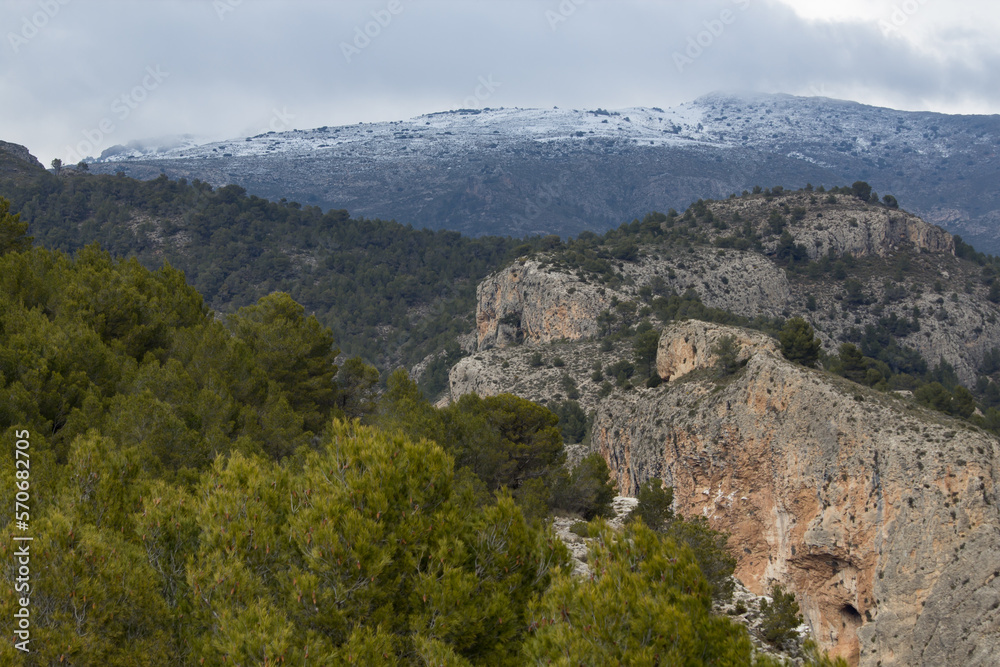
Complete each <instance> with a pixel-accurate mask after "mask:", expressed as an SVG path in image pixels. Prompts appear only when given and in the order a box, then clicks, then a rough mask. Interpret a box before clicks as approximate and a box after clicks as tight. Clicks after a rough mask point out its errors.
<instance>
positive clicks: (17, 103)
mask: <svg viewBox="0 0 1000 667" xmlns="http://www.w3.org/2000/svg"><path fill="white" fill-rule="evenodd" d="M0 25H2V26H3V31H4V39H3V44H0V53H2V56H0V100H2V101H3V104H2V105H0V139H3V140H6V141H12V142H15V143H20V144H24V145H26V146H27V147H28V148H29V149H30V150H31V151H32V153H34V154H35V155H36V156H37V157H39V159H41V160H42V161H43V163H44V164H46V165H48V163H49V162H50V161H51V160H52V158H56V157H58V158H61V159H63V160H66V158H67V157H69V156H71V155H73V154H74V153H76V152H78V150H79V149H80V148H84V149H86V148H87V147H88V146H93V150H90V151H86V152H85V153H84V154H89V155H97V154H99V153H100V151H101V150H103V149H105V148H107V147H109V146H112V145H114V144H119V143H126V142H128V141H130V140H134V139H144V138H149V137H158V136H164V135H175V134H185V133H188V134H193V135H196V136H197V137H199V138H203V139H206V140H209V139H211V140H215V139H226V138H232V137H239V136H244V135H247V134H257V133H260V132H264V131H267V130H269V129H276V130H281V129H294V128H311V127H318V126H322V125H340V124H350V123H357V122H362V121H364V122H369V121H380V120H398V119H405V118H410V117H413V116H416V115H419V114H421V113H427V112H432V111H441V110H446V109H455V108H460V107H468V106H480V107H484V106H491V107H500V106H505V107H514V106H519V107H550V106H565V107H573V108H596V107H603V108H607V109H616V108H622V107H627V106H640V105H641V106H659V107H667V106H674V105H677V104H680V103H682V102H686V101H690V100H693V99H695V98H697V97H698V96H700V95H703V94H705V93H708V92H711V91H714V90H730V91H733V90H736V91H739V90H752V91H761V92H783V93H790V94H796V95H823V96H827V97H836V98H841V99H853V100H857V101H860V102H865V103H869V104H875V105H880V106H890V107H894V108H897V109H909V110H931V111H941V112H947V113H991V114H992V113H1000V3H997V2H996V1H995V0H948V1H947V2H946V1H945V0H836V1H831V0H708V1H706V0H697V1H695V0H690V1H687V0H673V1H664V2H623V1H621V0H607V1H601V0H530V1H528V0H523V1H518V0H494V1H490V2H487V1H485V0H483V1H479V2H477V1H475V0H461V1H459V0H454V1H445V0H374V1H372V2H367V1H341V2H319V1H316V2H304V1H303V2H294V1H291V2H290V1H287V0H286V1H284V2H278V1H273V2H272V1H266V0H175V1H167V0H162V1H160V0H152V1H148V0H144V1H142V2H138V1H136V0H128V1H125V0H121V1H102V0H31V1H9V0H4V1H3V2H2V3H0Z"/></svg>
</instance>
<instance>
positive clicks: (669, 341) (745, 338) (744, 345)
mask: <svg viewBox="0 0 1000 667" xmlns="http://www.w3.org/2000/svg"><path fill="white" fill-rule="evenodd" d="M669 331H670V335H667V336H660V345H659V349H658V350H657V352H656V372H657V373H658V374H659V376H660V377H661V378H662V379H664V380H668V381H669V380H676V379H677V378H679V377H681V376H682V375H686V374H687V373H690V372H691V371H694V370H698V369H699V368H709V367H711V366H712V365H714V364H715V363H716V360H717V357H716V355H715V353H714V352H713V350H714V349H715V346H716V345H718V344H719V341H720V340H721V339H722V338H724V337H725V336H732V337H733V342H734V346H735V348H736V350H737V352H736V360H737V361H739V362H745V361H747V360H748V359H749V358H750V357H751V356H753V354H754V353H756V352H768V353H770V354H776V353H777V350H778V344H777V342H776V341H775V340H774V339H773V338H771V337H770V336H768V335H766V334H762V333H760V332H759V331H749V330H747V329H737V328H735V327H724V328H723V327H706V326H705V325H704V323H702V322H697V321H688V322H679V323H677V324H675V325H673V326H671V327H670V330H669Z"/></svg>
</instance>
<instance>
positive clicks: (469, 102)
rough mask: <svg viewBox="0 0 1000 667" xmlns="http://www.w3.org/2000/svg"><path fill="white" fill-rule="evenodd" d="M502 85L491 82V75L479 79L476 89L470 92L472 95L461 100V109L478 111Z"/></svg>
mask: <svg viewBox="0 0 1000 667" xmlns="http://www.w3.org/2000/svg"><path fill="white" fill-rule="evenodd" d="M502 85H503V83H502V82H500V81H494V80H493V74H492V73H490V74H487V75H486V76H485V77H482V76H481V77H479V85H478V86H476V89H475V90H473V91H472V94H471V95H469V96H468V97H466V98H465V99H464V100H462V107H461V108H463V109H478V108H480V107H482V106H483V103H484V102H486V100H488V99H490V97H492V96H493V93H495V92H496V90H497V88H499V87H500V86H502Z"/></svg>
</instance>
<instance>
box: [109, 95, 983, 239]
mask: <svg viewBox="0 0 1000 667" xmlns="http://www.w3.org/2000/svg"><path fill="white" fill-rule="evenodd" d="M163 145H164V142H162V141H161V142H157V146H163ZM998 146H1000V116H952V115H945V114H935V113H926V112H905V111H894V110H891V109H883V108H878V107H871V106H865V105H862V104H857V103H854V102H844V101H839V100H831V99H828V98H818V97H817V98H803V97H793V96H788V95H763V94H724V93H714V94H711V95H706V96H704V97H701V98H699V99H698V100H695V101H694V102H691V103H687V104H682V105H680V106H677V107H674V108H667V109H660V108H656V107H653V108H628V109H619V110H613V111H608V110H604V109H565V108H552V109H512V108H501V109H463V110H457V111H448V112H440V113H432V114H426V115H423V116H418V117H416V118H413V119H410V120H407V121H395V122H381V123H361V124H358V125H351V126H341V127H321V128H316V129H311V130H294V131H289V132H280V133H278V132H268V133H266V134H261V135H257V136H254V137H240V138H237V139H233V140H228V141H221V142H214V143H208V144H202V145H191V144H190V142H186V143H181V144H180V145H177V146H176V147H165V148H161V147H154V148H152V149H148V148H144V147H143V146H142V145H141V144H133V145H131V146H127V147H126V146H118V147H115V148H113V149H109V150H108V151H105V153H104V154H103V155H102V156H101V157H100V158H99V159H98V160H97V161H96V162H94V163H93V164H92V169H94V170H96V171H104V172H113V171H118V170H123V171H125V172H126V173H127V174H129V175H133V176H138V177H154V176H156V175H158V174H159V173H161V172H163V173H166V174H167V175H169V176H174V177H181V176H184V177H189V178H201V179H202V180H206V181H208V182H210V183H213V184H216V185H223V184H226V183H230V182H234V183H237V184H239V185H242V186H243V187H246V188H247V189H248V190H249V191H251V192H253V193H255V194H259V195H261V196H267V197H270V198H282V197H286V198H288V199H294V200H297V201H300V202H302V203H304V204H313V205H319V206H322V207H324V208H326V207H336V208H348V209H349V210H350V211H351V212H352V213H353V214H356V215H366V216H370V217H375V216H378V217H384V218H388V217H394V218H396V219H398V220H401V221H404V222H409V223H411V224H413V225H414V226H417V227H424V226H426V227H431V228H451V229H457V230H459V231H462V232H464V233H471V234H482V233H500V234H513V235H522V234H528V233H558V234H575V233H579V232H580V231H582V230H584V229H592V230H602V229H604V228H606V227H608V226H611V225H616V224H618V223H619V222H621V221H623V220H626V219H630V218H631V217H634V216H636V215H641V214H642V213H644V212H647V211H649V210H652V209H666V208H670V207H675V208H681V207H684V206H686V205H687V204H689V203H690V202H691V201H693V200H695V199H698V198H703V197H712V198H719V197H725V196H727V195H728V194H729V193H730V192H734V191H736V192H738V191H741V190H743V189H748V188H752V187H753V186H754V185H761V186H764V187H768V186H771V185H778V184H781V185H784V186H786V187H795V186H800V185H804V184H805V183H806V182H812V183H814V184H817V185H818V184H820V183H824V184H826V185H840V184H844V183H850V182H853V181H854V180H858V179H863V180H868V181H869V182H871V183H872V185H873V186H874V187H875V189H876V190H878V191H879V192H883V193H892V194H894V195H896V196H897V197H898V198H899V200H900V203H901V204H902V205H903V206H906V207H908V208H910V209H911V210H914V211H916V212H918V213H920V214H921V215H923V216H924V217H925V218H927V219H928V220H929V221H931V222H935V223H937V224H942V225H943V226H945V227H947V228H949V229H951V230H952V231H956V232H959V233H963V234H964V235H966V236H967V237H971V238H973V239H975V240H976V241H978V243H979V245H983V244H984V243H985V244H987V245H991V244H993V243H995V242H996V238H995V237H996V235H997V233H998V232H997V230H998V229H1000V199H998V195H997V193H996V188H995V184H996V182H997V177H998V176H1000V160H998V159H997V148H998Z"/></svg>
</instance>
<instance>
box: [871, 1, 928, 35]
mask: <svg viewBox="0 0 1000 667" xmlns="http://www.w3.org/2000/svg"><path fill="white" fill-rule="evenodd" d="M925 4H927V0H904V1H903V2H902V3H900V4H898V5H893V6H892V13H891V14H889V18H888V19H884V18H883V19H879V22H878V27H879V28H881V30H882V35H883V36H884V37H888V36H889V35H891V34H894V33H895V34H899V30H900V28H902V27H903V26H904V25H906V24H907V23H909V22H910V19H911V18H913V16H914V15H916V13H917V12H919V11H920V8H921V7H922V6H923V5H925Z"/></svg>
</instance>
